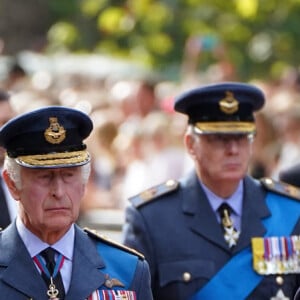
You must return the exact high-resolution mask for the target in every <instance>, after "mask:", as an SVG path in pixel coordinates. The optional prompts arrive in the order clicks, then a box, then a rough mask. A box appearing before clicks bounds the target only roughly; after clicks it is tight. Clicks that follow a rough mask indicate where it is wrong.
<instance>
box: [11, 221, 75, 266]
mask: <svg viewBox="0 0 300 300" xmlns="http://www.w3.org/2000/svg"><path fill="white" fill-rule="evenodd" d="M16 226H17V230H18V233H19V235H20V237H21V239H22V241H23V243H24V244H25V246H26V248H27V250H28V252H29V254H30V256H31V257H34V256H36V255H37V254H39V253H40V252H41V251H43V250H44V249H46V248H48V247H50V246H51V247H52V248H53V249H55V250H56V251H58V252H59V253H61V254H62V255H63V256H64V257H65V258H67V259H69V260H72V258H73V248H74V238H75V230H74V224H73V225H72V226H71V227H70V229H69V230H68V231H67V232H66V234H65V235H64V236H63V237H62V238H61V239H60V240H58V241H57V242H56V243H55V244H53V245H49V244H47V243H45V242H43V241H42V240H41V239H40V238H38V237H37V236H36V235H35V234H33V233H32V232H31V231H30V230H28V229H27V228H26V227H25V225H24V224H23V222H22V221H21V219H20V217H17V221H16Z"/></svg>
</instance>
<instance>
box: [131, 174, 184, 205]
mask: <svg viewBox="0 0 300 300" xmlns="http://www.w3.org/2000/svg"><path fill="white" fill-rule="evenodd" d="M178 187H179V183H178V181H176V180H173V179H170V180H167V181H166V182H164V183H161V184H159V185H156V186H154V187H151V188H149V189H147V190H145V191H143V192H141V193H139V194H138V195H135V196H133V197H131V198H129V201H130V202H131V203H132V205H133V206H134V207H140V206H142V205H145V204H146V203H149V202H150V201H152V200H154V199H158V198H159V197H160V196H162V195H166V194H168V193H171V192H173V191H176V190H177V189H178Z"/></svg>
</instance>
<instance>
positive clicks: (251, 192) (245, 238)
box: [234, 177, 270, 251]
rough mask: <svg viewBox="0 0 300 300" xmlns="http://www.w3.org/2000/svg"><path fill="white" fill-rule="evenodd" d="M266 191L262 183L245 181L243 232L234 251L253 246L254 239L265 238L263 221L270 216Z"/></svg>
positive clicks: (251, 180) (246, 179)
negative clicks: (252, 239) (252, 240)
mask: <svg viewBox="0 0 300 300" xmlns="http://www.w3.org/2000/svg"><path fill="white" fill-rule="evenodd" d="M265 198H266V191H265V190H264V189H263V188H261V186H260V183H259V182H258V181H255V180H253V179H251V178H250V177H246V178H245V180H244V202H243V212H242V214H243V215H242V230H241V235H240V238H239V240H238V243H237V246H236V247H235V248H234V251H239V250H241V249H243V248H245V247H248V246H249V245H250V244H251V238H252V237H258V236H263V235H264V234H265V233H266V228H265V226H264V225H263V223H262V221H263V219H264V218H266V217H268V216H270V211H269V209H268V207H267V205H266V201H265Z"/></svg>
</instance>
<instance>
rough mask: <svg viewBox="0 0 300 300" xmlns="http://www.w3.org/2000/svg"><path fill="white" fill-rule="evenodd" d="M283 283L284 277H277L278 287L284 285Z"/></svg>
mask: <svg viewBox="0 0 300 300" xmlns="http://www.w3.org/2000/svg"><path fill="white" fill-rule="evenodd" d="M283 282H284V280H283V277H282V276H277V277H276V283H277V284H278V285H283Z"/></svg>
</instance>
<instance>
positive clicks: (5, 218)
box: [0, 175, 10, 229]
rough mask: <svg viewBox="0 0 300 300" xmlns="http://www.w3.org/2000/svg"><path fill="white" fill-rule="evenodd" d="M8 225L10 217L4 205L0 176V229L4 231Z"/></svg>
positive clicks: (0, 178)
mask: <svg viewBox="0 0 300 300" xmlns="http://www.w3.org/2000/svg"><path fill="white" fill-rule="evenodd" d="M9 224H10V216H9V211H8V207H7V203H6V197H5V194H4V190H3V187H2V177H1V175H0V228H2V229H4V228H5V227H7V226H8V225H9Z"/></svg>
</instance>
